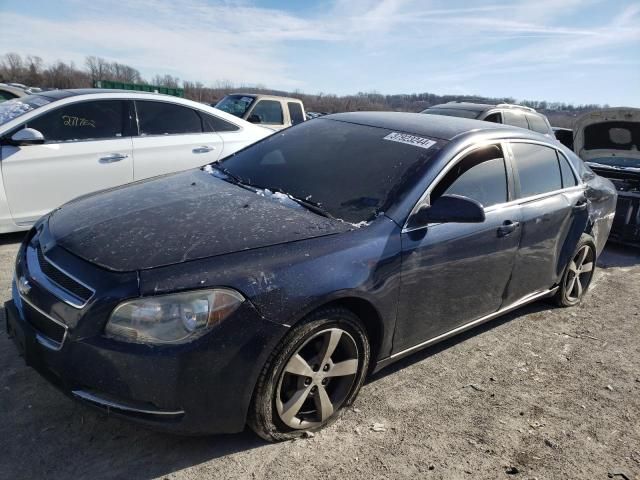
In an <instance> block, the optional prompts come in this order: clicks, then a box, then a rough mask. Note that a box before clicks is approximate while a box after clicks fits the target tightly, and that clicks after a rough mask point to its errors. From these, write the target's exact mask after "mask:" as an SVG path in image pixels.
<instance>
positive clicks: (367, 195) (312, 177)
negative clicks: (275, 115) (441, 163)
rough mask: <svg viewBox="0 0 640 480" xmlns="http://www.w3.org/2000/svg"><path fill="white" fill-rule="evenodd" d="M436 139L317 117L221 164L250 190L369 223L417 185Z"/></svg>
mask: <svg viewBox="0 0 640 480" xmlns="http://www.w3.org/2000/svg"><path fill="white" fill-rule="evenodd" d="M441 145H442V142H441V141H435V140H430V139H427V138H424V137H420V136H417V135H408V134H402V133H398V132H393V131H391V130H387V129H384V128H378V127H370V126H364V125H359V124H354V123H346V122H342V121H337V120H330V119H323V118H318V119H315V120H314V121H313V122H305V123H301V124H299V125H297V126H295V127H292V128H289V129H287V130H285V131H282V132H280V133H278V134H275V135H273V136H270V137H267V138H266V139H265V140H262V141H261V142H259V143H257V144H254V145H252V146H251V147H249V148H247V149H245V150H242V151H240V152H238V153H236V154H234V155H232V156H230V157H227V158H226V159H224V160H222V161H221V162H220V168H222V169H223V170H224V171H225V172H227V173H228V174H229V175H231V176H233V177H235V178H236V179H237V180H239V181H241V182H242V183H246V184H248V185H253V186H255V187H258V188H264V189H269V190H271V191H273V192H282V193H286V194H288V195H291V196H292V197H294V198H297V199H300V200H304V201H306V202H307V203H309V204H313V205H316V206H318V207H320V208H322V209H323V210H324V211H325V212H326V213H328V214H329V215H331V216H333V217H336V218H339V219H342V220H345V221H348V222H352V223H359V222H362V221H368V220H371V219H372V218H373V217H375V216H376V215H377V214H378V213H379V212H382V211H385V210H386V209H387V208H388V207H389V206H390V205H392V204H393V203H394V202H395V201H396V200H397V199H398V198H399V197H401V196H402V195H403V193H405V192H406V191H407V190H408V189H410V188H411V187H412V186H413V185H414V184H415V183H416V182H419V181H420V178H421V177H422V175H423V173H424V171H425V169H426V167H427V166H428V161H429V159H430V158H431V157H433V155H434V154H435V153H436V152H437V151H438V149H439V148H440V147H441Z"/></svg>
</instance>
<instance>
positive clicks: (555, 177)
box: [511, 143, 562, 198]
mask: <svg viewBox="0 0 640 480" xmlns="http://www.w3.org/2000/svg"><path fill="white" fill-rule="evenodd" d="M511 150H512V151H513V158H514V161H515V166H516V169H517V170H518V177H519V178H520V197H521V198H524V197H530V196H532V195H538V194H541V193H547V192H552V191H554V190H560V189H561V188H562V178H561V176H560V167H559V165H558V157H557V156H556V151H555V149H553V148H550V147H545V146H543V145H535V144H531V143H512V144H511Z"/></svg>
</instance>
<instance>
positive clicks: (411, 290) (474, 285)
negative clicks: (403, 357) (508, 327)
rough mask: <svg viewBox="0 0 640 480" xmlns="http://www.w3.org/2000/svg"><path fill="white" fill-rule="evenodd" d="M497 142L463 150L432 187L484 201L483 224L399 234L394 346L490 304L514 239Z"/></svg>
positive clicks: (495, 304)
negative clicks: (400, 247)
mask: <svg viewBox="0 0 640 480" xmlns="http://www.w3.org/2000/svg"><path fill="white" fill-rule="evenodd" d="M508 185H509V181H508V176H507V168H506V162H505V159H504V155H503V154H502V149H501V147H500V146H498V145H495V146H490V147H487V148H483V149H480V150H477V151H475V152H472V153H470V154H469V155H467V156H466V157H465V158H463V159H462V160H461V161H460V162H458V163H457V164H456V165H455V166H454V167H453V168H452V169H451V170H450V171H449V172H448V173H447V174H446V175H445V176H444V177H443V179H442V180H441V181H440V182H439V183H438V185H436V186H435V188H434V189H433V190H432V193H431V201H433V200H434V199H436V198H437V197H438V196H440V195H443V194H456V195H463V196H466V197H469V198H472V199H474V200H477V201H479V202H480V203H481V204H482V205H483V206H484V207H485V215H486V220H485V221H484V222H483V223H470V224H459V223H441V224H432V225H429V226H427V227H426V228H422V229H418V230H414V231H410V232H406V233H403V234H402V280H401V283H402V284H401V289H400V290H401V293H400V302H399V309H398V322H397V326H396V333H395V336H394V345H393V350H394V352H399V351H402V350H404V349H406V348H409V347H411V346H413V345H415V344H417V343H420V342H423V341H426V340H428V339H431V338H434V337H437V336H438V335H441V334H443V333H446V332H448V331H451V330H453V329H455V328H457V327H459V326H462V325H464V324H465V323H468V322H470V321H472V320H475V319H477V318H480V317H482V316H484V315H487V314H490V313H493V312H495V311H497V310H498V309H499V308H500V307H501V305H502V303H503V295H504V292H505V289H506V287H507V284H508V282H509V278H510V276H511V271H512V269H513V264H514V259H515V254H516V251H517V249H518V244H519V241H520V228H519V222H520V209H519V207H518V206H517V205H516V206H509V205H508V204H507V205H504V204H506V203H507V202H508V201H509V199H510V188H509V186H508Z"/></svg>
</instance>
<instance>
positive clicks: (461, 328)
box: [372, 287, 559, 373]
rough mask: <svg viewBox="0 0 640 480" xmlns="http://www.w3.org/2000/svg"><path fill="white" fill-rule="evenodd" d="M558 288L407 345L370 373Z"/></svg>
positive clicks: (553, 291)
mask: <svg viewBox="0 0 640 480" xmlns="http://www.w3.org/2000/svg"><path fill="white" fill-rule="evenodd" d="M558 288H559V287H553V288H551V289H549V290H543V291H541V292H535V293H531V294H529V295H527V296H526V297H522V298H521V299H520V300H518V301H516V302H514V303H512V304H511V305H508V306H506V307H504V308H501V309H500V310H498V311H497V312H493V313H490V314H489V315H485V316H484V317H480V318H478V319H476V320H473V321H471V322H469V323H465V324H464V325H461V326H459V327H457V328H454V329H453V330H449V331H448V332H445V333H443V334H441V335H438V336H437V337H433V338H431V339H429V340H427V341H424V342H422V343H419V344H417V345H414V346H413V347H409V348H407V349H406V350H402V351H400V352H397V353H394V354H393V355H391V356H389V357H386V358H383V359H382V360H379V361H378V363H377V364H376V367H375V368H374V369H373V372H372V373H376V372H378V371H380V370H382V369H383V368H385V367H387V366H389V365H391V364H392V363H394V362H397V361H398V360H400V359H401V358H404V357H406V356H408V355H411V354H412V353H415V352H417V351H419V350H422V349H423V348H427V347H430V346H431V345H435V344H436V343H438V342H441V341H443V340H446V339H447V338H451V337H453V336H454V335H457V334H458V333H462V332H464V331H466V330H469V329H471V328H474V327H477V326H478V325H482V324H483V323H486V322H488V321H490V320H493V319H494V318H497V317H499V316H501V315H504V314H506V313H509V312H511V311H513V310H516V309H518V308H520V307H522V306H524V305H526V304H528V303H531V302H535V301H536V300H539V299H541V298H545V297H551V296H553V295H554V294H555V293H556V292H557V291H558Z"/></svg>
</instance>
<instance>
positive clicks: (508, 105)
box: [496, 103, 536, 112]
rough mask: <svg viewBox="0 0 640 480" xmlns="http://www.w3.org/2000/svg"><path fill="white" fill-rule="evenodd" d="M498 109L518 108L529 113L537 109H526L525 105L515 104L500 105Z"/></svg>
mask: <svg viewBox="0 0 640 480" xmlns="http://www.w3.org/2000/svg"><path fill="white" fill-rule="evenodd" d="M496 107H500V108H518V109H520V110H526V111H527V112H535V111H536V110H535V108H531V107H525V106H524V105H515V104H513V103H499V104H498V105H496Z"/></svg>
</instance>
